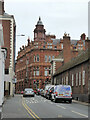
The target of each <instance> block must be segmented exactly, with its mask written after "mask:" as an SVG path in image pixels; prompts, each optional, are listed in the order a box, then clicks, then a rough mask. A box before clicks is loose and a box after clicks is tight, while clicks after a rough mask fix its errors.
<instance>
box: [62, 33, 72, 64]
mask: <svg viewBox="0 0 90 120" xmlns="http://www.w3.org/2000/svg"><path fill="white" fill-rule="evenodd" d="M63 56H64V63H67V62H69V61H70V59H71V42H70V36H69V34H68V35H67V34H66V33H64V36H63Z"/></svg>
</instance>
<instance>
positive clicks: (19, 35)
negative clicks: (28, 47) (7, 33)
mask: <svg viewBox="0 0 90 120" xmlns="http://www.w3.org/2000/svg"><path fill="white" fill-rule="evenodd" d="M16 36H25V35H24V34H21V35H16Z"/></svg>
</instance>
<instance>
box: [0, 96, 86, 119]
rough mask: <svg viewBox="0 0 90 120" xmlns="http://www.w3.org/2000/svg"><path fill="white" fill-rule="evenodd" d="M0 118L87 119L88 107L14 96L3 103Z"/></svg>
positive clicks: (40, 98)
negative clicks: (0, 116)
mask: <svg viewBox="0 0 90 120" xmlns="http://www.w3.org/2000/svg"><path fill="white" fill-rule="evenodd" d="M2 118H34V119H35V120H41V119H42V118H88V106H86V105H82V104H79V103H75V102H72V103H71V104H70V103H54V102H52V101H50V100H47V99H46V98H44V97H41V96H37V95H35V97H23V96H22V95H15V96H14V97H12V98H9V99H7V100H6V101H5V103H4V105H3V108H2Z"/></svg>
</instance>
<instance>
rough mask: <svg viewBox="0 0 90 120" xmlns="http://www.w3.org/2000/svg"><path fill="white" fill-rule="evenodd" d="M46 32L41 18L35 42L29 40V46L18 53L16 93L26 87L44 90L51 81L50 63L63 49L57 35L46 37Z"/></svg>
mask: <svg viewBox="0 0 90 120" xmlns="http://www.w3.org/2000/svg"><path fill="white" fill-rule="evenodd" d="M45 32H46V30H45V29H44V25H43V23H42V21H41V18H40V17H39V20H38V22H37V24H36V27H35V29H34V41H30V39H29V38H28V44H27V46H22V48H20V51H19V52H18V56H17V63H16V76H17V84H16V91H19V90H20V91H21V90H23V89H24V88H25V87H32V88H35V87H37V88H44V86H45V82H46V80H48V82H50V80H51V64H50V61H51V59H52V58H54V57H56V56H58V55H59V54H60V51H62V48H61V43H60V39H56V36H55V35H46V34H45ZM34 82H35V83H36V84H34Z"/></svg>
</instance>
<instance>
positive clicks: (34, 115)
mask: <svg viewBox="0 0 90 120" xmlns="http://www.w3.org/2000/svg"><path fill="white" fill-rule="evenodd" d="M22 99H23V101H22V104H23V105H24V107H25V108H26V109H28V112H29V113H30V114H32V116H33V117H34V118H35V117H36V118H38V119H39V120H41V119H40V118H39V117H38V116H37V115H36V114H35V113H34V112H33V111H32V110H31V109H30V108H29V107H28V106H27V105H26V104H25V103H24V102H25V101H24V99H25V98H23V97H22ZM36 118H35V119H36ZM36 120H37V119H36Z"/></svg>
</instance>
